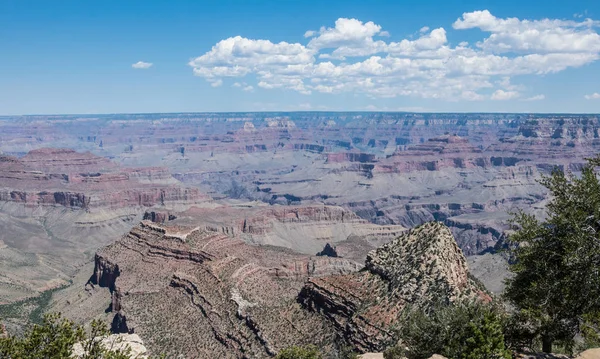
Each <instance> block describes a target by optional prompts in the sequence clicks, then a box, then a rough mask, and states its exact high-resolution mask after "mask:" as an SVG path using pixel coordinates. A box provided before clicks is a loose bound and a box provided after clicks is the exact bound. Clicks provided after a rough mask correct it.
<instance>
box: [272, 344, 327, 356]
mask: <svg viewBox="0 0 600 359" xmlns="http://www.w3.org/2000/svg"><path fill="white" fill-rule="evenodd" d="M322 358H323V356H322V355H321V353H320V352H319V350H318V349H317V347H315V346H314V345H309V346H304V347H301V346H291V347H289V348H285V349H282V350H281V351H280V352H279V353H278V354H277V356H276V357H275V359H322Z"/></svg>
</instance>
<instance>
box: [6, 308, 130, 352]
mask: <svg viewBox="0 0 600 359" xmlns="http://www.w3.org/2000/svg"><path fill="white" fill-rule="evenodd" d="M91 327H92V329H91V332H90V334H89V336H87V335H86V333H85V331H84V330H83V328H82V327H81V326H78V325H76V324H75V323H73V322H72V321H70V320H68V319H65V318H62V317H61V316H60V314H47V315H45V316H44V318H43V320H42V324H41V325H37V324H36V325H34V326H33V328H32V329H30V330H29V331H27V332H26V333H25V335H24V336H23V337H22V338H17V337H14V336H8V337H6V338H0V358H3V359H24V358H30V359H64V358H69V357H70V356H71V354H72V351H73V345H74V344H75V343H78V342H81V343H82V344H83V346H84V349H85V351H86V354H85V355H84V356H83V357H82V359H129V358H130V356H129V351H128V350H126V351H112V350H109V349H106V348H104V346H103V345H102V344H101V342H100V340H99V339H100V338H103V337H106V336H107V335H108V334H109V331H108V327H107V325H106V324H105V323H103V322H101V321H93V322H92V325H91Z"/></svg>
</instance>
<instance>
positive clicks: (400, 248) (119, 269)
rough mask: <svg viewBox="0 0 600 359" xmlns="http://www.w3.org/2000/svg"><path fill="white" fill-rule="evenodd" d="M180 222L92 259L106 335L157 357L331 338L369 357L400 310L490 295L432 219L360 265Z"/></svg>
mask: <svg viewBox="0 0 600 359" xmlns="http://www.w3.org/2000/svg"><path fill="white" fill-rule="evenodd" d="M180 218H181V217H178V219H177V220H174V221H172V222H167V223H165V224H158V223H153V222H150V221H143V222H142V223H140V224H139V225H138V226H136V227H134V228H133V229H132V230H131V231H130V232H129V233H128V234H127V235H126V236H124V237H122V238H121V239H119V240H118V241H116V242H115V243H114V244H112V245H110V246H108V247H106V248H104V249H102V250H101V251H99V252H98V253H97V254H96V260H95V269H94V274H93V276H92V277H91V279H90V285H92V286H100V287H104V288H106V290H108V291H110V292H111V298H112V299H111V302H110V303H106V306H107V307H108V308H109V310H110V311H112V313H113V315H114V319H113V330H116V331H119V332H124V333H135V334H139V335H140V336H141V337H142V338H144V342H145V343H146V345H147V347H148V348H149V349H150V350H151V351H154V352H161V353H162V352H165V353H167V354H169V355H176V354H183V355H185V356H190V357H231V358H267V357H270V356H273V355H275V354H276V353H277V351H278V350H280V349H282V348H284V347H287V346H290V345H295V344H315V343H317V344H319V345H320V346H321V347H322V348H323V349H324V350H325V351H330V352H333V351H334V350H335V347H336V345H337V344H341V343H342V342H340V340H342V341H345V342H347V343H348V344H349V345H352V346H354V347H356V348H357V349H360V350H363V351H367V350H371V351H374V350H379V349H381V347H382V346H383V345H384V344H385V343H386V342H387V341H388V340H389V339H390V337H391V326H392V325H393V324H394V323H395V321H396V320H397V318H398V316H399V314H400V312H401V310H402V309H403V308H404V307H405V306H406V305H407V304H408V303H412V304H418V305H427V304H428V303H430V302H431V301H433V300H437V299H440V298H443V299H445V300H448V301H454V300H457V299H460V298H481V299H483V300H489V297H488V296H487V294H486V293H485V291H484V290H482V289H481V287H479V286H478V284H477V283H476V282H475V281H474V280H473V279H472V278H471V277H470V275H469V273H468V270H467V266H466V262H465V259H464V257H463V255H462V253H461V251H460V249H459V248H458V246H457V245H456V242H455V241H454V239H453V237H452V234H451V233H450V231H449V229H448V228H446V227H444V226H443V225H442V224H439V223H435V224H426V225H424V226H422V227H419V228H417V229H414V230H412V231H411V232H409V233H407V234H403V235H400V236H399V237H398V238H397V239H395V240H393V241H392V242H390V243H388V244H386V245H384V246H382V247H380V248H378V249H376V250H373V251H371V252H370V253H369V255H368V257H367V260H366V263H365V266H364V269H362V268H363V266H362V265H358V264H357V263H356V262H354V261H351V260H348V259H345V258H333V257H327V256H320V257H317V256H315V257H313V256H307V255H302V254H298V253H295V252H292V251H290V250H286V249H283V248H277V247H272V246H252V245H248V244H246V243H244V242H243V241H242V240H239V239H236V238H233V237H232V236H230V235H227V234H225V233H223V232H222V231H221V230H219V229H217V228H213V229H209V228H207V227H206V226H196V227H193V226H185V225H182V224H177V223H182V222H179V221H181V219H180ZM87 300H89V301H90V303H91V302H93V298H92V297H90V298H89V299H87ZM78 305H79V306H80V307H81V306H83V307H85V306H86V305H87V304H86V301H85V300H84V301H83V302H81V303H79V304H78ZM173 333H176V335H173ZM165 338H169V339H168V340H166V339H165ZM336 343H337V344H336Z"/></svg>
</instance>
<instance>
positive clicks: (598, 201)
mask: <svg viewBox="0 0 600 359" xmlns="http://www.w3.org/2000/svg"><path fill="white" fill-rule="evenodd" d="M599 163H600V160H599V159H598V158H596V159H590V160H588V163H587V164H586V165H585V166H584V167H583V169H582V173H581V176H574V175H573V174H571V173H570V172H569V173H565V172H564V171H563V170H561V169H556V170H554V171H553V172H552V174H551V175H550V176H544V177H543V178H542V179H541V180H540V183H541V184H542V185H544V186H545V187H546V188H548V190H549V192H550V195H551V196H550V198H551V199H550V201H549V203H548V205H547V210H546V211H547V217H546V219H545V220H543V221H540V220H538V219H537V218H536V217H534V216H533V215H530V214H526V213H524V212H522V211H519V212H517V213H515V214H514V217H513V221H514V224H515V226H516V229H517V231H516V232H515V233H514V234H513V235H511V236H510V237H509V245H510V249H509V253H510V254H511V257H512V260H513V261H514V264H512V265H511V267H510V269H511V271H512V272H513V273H514V274H515V275H514V276H513V277H512V278H511V279H509V280H508V281H507V287H506V291H505V297H506V298H507V299H508V300H509V301H510V302H511V303H512V304H513V305H514V306H515V307H516V309H517V311H518V312H519V313H520V314H521V315H523V316H524V317H527V318H530V321H529V326H531V327H533V328H532V329H534V331H532V333H534V334H535V336H536V337H537V339H538V340H539V341H541V342H542V350H543V351H544V352H551V351H552V345H553V343H554V342H560V343H561V344H562V345H564V346H565V347H566V348H567V349H572V348H573V346H574V337H575V335H576V334H577V333H579V331H580V325H581V323H582V322H583V316H584V315H586V314H588V313H593V312H598V310H599V309H600V301H598V297H599V295H600V181H599V180H598V177H597V173H596V170H595V168H596V166H598V164H599Z"/></svg>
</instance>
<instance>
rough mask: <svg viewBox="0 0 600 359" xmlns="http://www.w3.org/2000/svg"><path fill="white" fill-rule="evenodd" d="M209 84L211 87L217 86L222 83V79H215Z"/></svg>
mask: <svg viewBox="0 0 600 359" xmlns="http://www.w3.org/2000/svg"><path fill="white" fill-rule="evenodd" d="M210 85H211V86H212V87H219V86H221V85H223V80H221V79H218V80H216V81H213V82H212V83H211V84H210Z"/></svg>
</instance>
